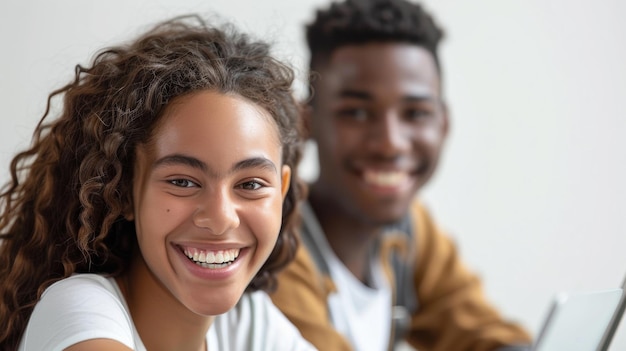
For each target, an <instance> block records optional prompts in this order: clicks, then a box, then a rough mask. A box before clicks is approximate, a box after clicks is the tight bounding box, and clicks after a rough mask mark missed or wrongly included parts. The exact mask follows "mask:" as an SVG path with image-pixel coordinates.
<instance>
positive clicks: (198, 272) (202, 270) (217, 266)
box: [176, 246, 250, 280]
mask: <svg viewBox="0 0 626 351" xmlns="http://www.w3.org/2000/svg"><path fill="white" fill-rule="evenodd" d="M196 250H197V252H193V249H192V248H191V247H185V248H183V247H181V246H179V247H176V252H177V254H178V255H177V256H178V257H179V258H180V260H181V261H182V263H183V266H184V267H185V269H186V270H187V271H189V272H190V273H191V274H192V275H194V276H196V277H198V278H200V279H204V280H221V279H228V278H230V277H232V276H233V275H235V274H236V272H237V271H238V269H239V268H240V266H241V265H242V262H243V261H244V260H245V258H246V257H247V256H248V254H249V251H250V250H249V248H241V249H222V250H201V249H196ZM220 252H222V257H218V253H220ZM224 252H228V254H227V255H228V256H229V257H228V258H229V259H230V258H232V259H230V260H225V258H226V257H224V254H223V253H224ZM189 253H191V255H192V257H189ZM202 253H204V257H202V258H203V261H201V260H200V258H201V257H200V256H201V254H202ZM208 253H210V254H212V255H213V257H208V258H207V256H211V255H209V254H208ZM196 254H197V256H198V259H197V260H194V258H193V256H195V255H196ZM233 256H234V257H233ZM207 261H208V262H207ZM211 261H212V262H211ZM218 261H221V262H218Z"/></svg>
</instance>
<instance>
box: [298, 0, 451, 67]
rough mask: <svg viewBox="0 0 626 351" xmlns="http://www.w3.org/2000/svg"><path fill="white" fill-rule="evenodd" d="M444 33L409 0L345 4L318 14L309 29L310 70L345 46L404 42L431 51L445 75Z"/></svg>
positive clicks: (356, 0)
mask: <svg viewBox="0 0 626 351" xmlns="http://www.w3.org/2000/svg"><path fill="white" fill-rule="evenodd" d="M442 38H443V30H442V29H440V28H439V27H438V26H437V24H436V23H435V22H434V20H433V18H432V16H431V15H430V14H429V13H428V12H426V11H425V10H424V8H423V7H422V6H421V5H420V4H417V3H414V2H410V1H407V0H345V1H343V2H334V3H332V4H331V5H330V7H328V8H327V9H323V10H318V11H317V15H316V17H315V19H314V21H313V22H312V23H310V24H309V25H307V27H306V39H307V43H308V46H309V50H310V53H311V60H310V63H309V68H310V69H311V70H313V68H314V67H315V66H317V65H319V64H321V63H323V62H324V60H327V59H328V57H329V56H330V55H331V54H332V52H333V51H334V50H335V49H337V48H339V47H342V46H345V45H351V44H364V43H369V42H404V43H409V44H415V45H418V46H421V47H424V48H425V49H427V50H428V51H429V52H430V53H431V54H432V55H433V57H434V59H435V63H436V64H437V68H438V69H439V71H440V72H441V67H440V64H439V57H438V55H437V46H438V45H439V42H440V41H441V39H442Z"/></svg>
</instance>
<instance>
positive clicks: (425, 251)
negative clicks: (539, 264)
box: [271, 200, 531, 351]
mask: <svg viewBox="0 0 626 351" xmlns="http://www.w3.org/2000/svg"><path fill="white" fill-rule="evenodd" d="M302 210H303V211H302V212H303V225H302V230H301V236H302V245H300V248H299V249H298V252H297V254H296V258H295V260H294V261H293V262H292V263H291V264H290V265H289V266H287V268H286V269H285V270H284V271H282V272H281V273H280V274H279V276H278V289H277V290H276V291H275V292H274V293H273V294H272V295H271V296H272V300H273V301H274V303H275V304H276V306H278V308H279V309H280V310H282V312H283V313H284V314H285V315H286V316H287V318H289V319H290V320H291V322H292V323H293V324H295V325H296V327H298V329H300V332H301V333H302V335H303V336H304V338H306V339H307V340H309V341H310V342H311V343H312V344H313V345H314V346H316V347H317V348H318V349H319V350H323V351H348V350H352V347H351V346H350V344H349V343H348V342H347V340H346V339H344V338H343V337H342V335H341V334H339V333H338V332H337V331H335V329H334V328H333V325H332V323H331V319H330V311H329V310H328V305H327V298H328V296H329V294H331V293H332V292H333V291H335V290H336V289H335V285H334V283H333V281H332V280H331V278H330V276H329V275H328V274H327V273H328V271H327V270H326V268H325V267H324V264H325V263H324V262H323V260H321V256H320V254H319V247H317V246H316V244H315V236H316V235H317V236H319V235H323V233H321V228H320V227H319V224H318V223H317V219H316V218H315V215H314V214H313V212H312V210H311V208H310V206H308V204H305V205H304V206H303V208H302ZM378 250H379V257H380V259H381V260H382V262H383V267H384V268H385V272H386V273H387V276H388V278H389V281H390V284H391V286H392V289H393V295H392V296H393V303H394V305H400V307H401V309H403V310H404V311H406V312H408V314H406V313H405V315H406V316H408V318H405V323H401V321H400V320H398V321H395V319H396V318H394V322H392V330H391V335H392V338H391V339H392V340H390V341H389V345H390V346H389V349H390V350H391V349H393V345H394V340H393V335H396V336H398V335H400V337H401V338H404V339H405V340H406V341H407V342H408V343H409V344H411V345H412V346H413V347H416V348H418V349H419V350H420V351H493V350H526V347H527V346H528V345H530V343H531V339H530V337H529V335H528V334H527V332H526V331H525V330H523V328H521V327H520V326H519V325H516V324H514V323H511V322H508V321H505V320H504V319H503V318H502V317H501V316H500V315H499V314H498V312H497V311H496V310H495V309H494V308H493V307H491V306H490V305H489V304H488V303H487V301H486V300H485V297H484V295H483V291H482V288H481V283H480V281H479V279H478V278H477V277H476V276H475V275H474V274H472V273H471V272H469V271H468V270H467V269H466V268H465V267H464V265H463V263H462V262H461V260H460V258H459V255H458V253H457V251H456V248H455V245H454V243H453V242H452V240H451V239H450V238H449V237H447V236H446V235H445V234H444V233H443V232H442V231H441V230H440V229H439V228H438V227H437V225H436V224H435V223H434V221H433V219H432V218H431V216H430V215H429V213H428V212H427V210H426V209H425V207H424V206H423V205H422V204H421V203H420V202H419V201H417V200H416V201H415V202H414V203H413V204H412V206H411V208H410V212H409V214H408V216H407V217H406V218H405V223H404V224H401V225H399V226H398V227H397V228H395V229H394V230H390V231H389V233H385V235H383V236H382V237H381V238H380V242H379V243H378ZM399 266H400V267H399ZM394 310H397V308H394ZM399 318H401V317H399ZM375 325H376V323H375V321H373V323H372V326H373V327H375ZM400 329H401V330H402V333H400V332H399V330H400ZM517 346H520V347H519V348H518V347H517Z"/></svg>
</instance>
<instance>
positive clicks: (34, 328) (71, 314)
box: [21, 274, 134, 350]
mask: <svg viewBox="0 0 626 351" xmlns="http://www.w3.org/2000/svg"><path fill="white" fill-rule="evenodd" d="M133 331H134V328H133V324H132V320H131V318H130V313H129V312H128V308H127V307H126V302H125V301H124V298H123V296H122V294H121V292H120V290H119V288H118V286H117V284H116V283H115V280H114V279H113V278H107V277H104V276H100V275H96V274H77V275H73V276H71V277H69V278H65V279H62V280H59V281H58V282H55V283H54V284H52V285H51V286H50V287H48V288H47V289H46V290H45V291H44V293H43V294H42V296H41V299H40V300H39V301H38V302H37V304H36V305H35V308H34V310H33V313H32V314H31V316H30V319H29V321H28V325H27V327H26V330H25V332H24V336H23V338H22V339H23V340H22V347H23V348H21V349H26V350H40V349H59V350H60V349H64V348H66V347H68V346H70V345H73V344H74V343H76V342H79V341H82V340H87V339H92V338H95V337H104V338H112V339H114V340H119V341H120V342H122V343H124V344H126V345H128V346H129V347H131V348H132V347H133V344H134V341H133V334H134V332H133Z"/></svg>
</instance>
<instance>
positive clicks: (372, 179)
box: [364, 171, 408, 186]
mask: <svg viewBox="0 0 626 351" xmlns="http://www.w3.org/2000/svg"><path fill="white" fill-rule="evenodd" d="M407 178H408V174H407V173H406V172H400V171H386V172H385V171H365V173H364V179H365V182H367V183H370V184H374V185H378V186H396V185H400V184H402V183H404V182H405V181H406V180H407Z"/></svg>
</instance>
